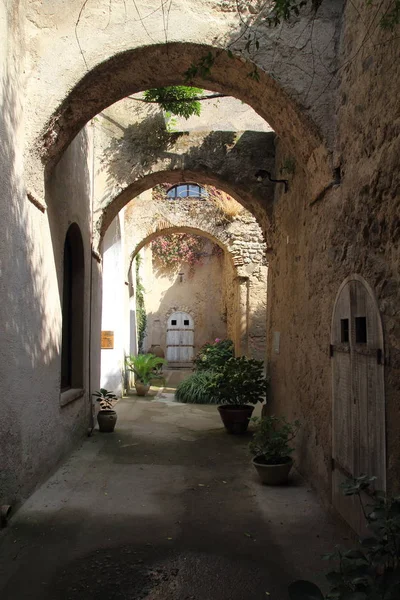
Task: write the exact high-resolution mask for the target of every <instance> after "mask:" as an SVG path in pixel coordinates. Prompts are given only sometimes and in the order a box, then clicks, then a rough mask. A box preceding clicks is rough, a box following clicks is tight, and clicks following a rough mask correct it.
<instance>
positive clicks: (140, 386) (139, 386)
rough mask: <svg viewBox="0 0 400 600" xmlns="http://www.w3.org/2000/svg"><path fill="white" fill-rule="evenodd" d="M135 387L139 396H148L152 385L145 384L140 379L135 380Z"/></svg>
mask: <svg viewBox="0 0 400 600" xmlns="http://www.w3.org/2000/svg"><path fill="white" fill-rule="evenodd" d="M135 388H136V393H137V395H138V396H146V394H147V392H148V391H149V389H150V386H149V385H144V383H141V382H140V381H135Z"/></svg>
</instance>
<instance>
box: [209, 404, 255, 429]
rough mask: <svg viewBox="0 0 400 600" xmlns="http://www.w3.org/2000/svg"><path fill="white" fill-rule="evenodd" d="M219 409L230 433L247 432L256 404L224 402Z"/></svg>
mask: <svg viewBox="0 0 400 600" xmlns="http://www.w3.org/2000/svg"><path fill="white" fill-rule="evenodd" d="M218 410H219V414H220V416H221V419H222V422H223V424H224V426H225V429H226V430H227V431H228V432H229V433H245V432H246V431H247V427H248V425H249V421H250V417H251V415H252V414H253V410H254V406H249V405H248V404H243V405H239V406H235V405H234V404H232V405H230V404H224V405H222V406H218Z"/></svg>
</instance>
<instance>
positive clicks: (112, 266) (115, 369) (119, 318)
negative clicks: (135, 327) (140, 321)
mask: <svg viewBox="0 0 400 600" xmlns="http://www.w3.org/2000/svg"><path fill="white" fill-rule="evenodd" d="M124 251H125V232H124V212H123V211H122V213H120V214H119V215H118V216H117V217H116V218H115V219H114V221H113V222H112V223H111V225H110V227H109V228H108V229H107V231H106V235H105V236H104V241H103V301H102V309H103V310H102V319H101V329H102V331H112V332H113V333H114V347H113V348H106V349H102V350H101V380H100V384H101V387H103V388H106V389H107V390H112V391H113V392H114V393H115V394H117V396H121V395H122V392H123V373H124V370H125V365H124V357H125V356H124V355H125V342H126V333H125V330H126V328H128V327H129V325H128V323H125V314H126V313H125V308H126V307H125V301H126V296H127V294H128V287H127V286H126V285H125V281H126V279H127V277H126V266H125V256H124V254H125V252H124Z"/></svg>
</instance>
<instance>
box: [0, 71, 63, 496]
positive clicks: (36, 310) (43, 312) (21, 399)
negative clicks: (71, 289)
mask: <svg viewBox="0 0 400 600" xmlns="http://www.w3.org/2000/svg"><path fill="white" fill-rule="evenodd" d="M17 86H18V83H17V76H16V75H15V74H14V76H13V77H11V76H10V74H8V75H6V76H5V77H4V78H3V80H2V84H1V94H0V99H1V104H0V134H1V144H0V188H1V192H2V203H1V209H0V210H1V213H0V215H1V217H0V218H1V223H2V235H1V238H0V273H1V277H0V297H1V303H0V319H1V323H2V336H1V338H2V348H1V360H0V365H1V367H0V373H1V375H0V377H1V381H2V387H3V394H2V409H3V414H5V415H7V418H4V419H1V423H0V438H1V440H2V448H1V463H2V466H1V469H0V501H2V502H13V501H14V499H15V498H18V497H19V496H20V491H21V490H22V489H23V488H25V489H29V488H31V487H33V484H34V475H32V464H30V463H31V461H33V462H35V459H34V458H33V457H34V453H33V457H32V456H30V455H29V450H30V449H29V444H27V443H26V440H25V435H24V433H25V432H24V431H22V422H25V424H26V420H27V419H28V418H29V416H28V413H29V411H32V407H34V406H35V404H37V403H40V402H41V401H42V399H41V389H42V385H43V383H44V381H46V376H47V375H46V374H47V373H50V378H51V377H52V376H53V375H52V374H54V373H55V372H57V367H56V364H57V363H58V360H59V349H60V344H61V340H60V321H59V317H58V314H57V306H55V305H54V303H53V304H51V305H50V306H49V302H48V298H47V294H48V287H49V281H48V278H47V275H46V270H47V266H46V261H47V256H46V255H45V254H46V252H45V249H44V248H43V246H42V245H41V244H40V236H41V233H42V232H41V231H40V229H41V226H43V230H45V229H46V220H47V219H46V216H43V214H42V213H40V212H39V210H38V209H37V208H34V207H33V206H32V205H31V204H29V202H28V200H27V198H26V192H25V189H24V184H23V172H22V164H21V162H20V157H19V156H17V154H16V152H17V151H19V148H18V146H17V144H18V140H19V139H21V136H19V135H18V131H17V130H18V126H19V121H20V119H21V114H20V106H19V101H18V99H17V94H18V90H17ZM16 147H17V150H16ZM21 153H22V149H21ZM37 240H39V243H37ZM53 383H56V382H53ZM43 391H44V390H43ZM4 392H6V393H4ZM56 401H57V399H56ZM31 416H32V412H31ZM33 416H34V413H33ZM24 426H26V425H24ZM37 460H38V459H37V458H36V461H37ZM24 468H26V469H27V471H26V472H25V478H24V477H23V475H24V473H22V471H23V469H24ZM32 478H33V479H32Z"/></svg>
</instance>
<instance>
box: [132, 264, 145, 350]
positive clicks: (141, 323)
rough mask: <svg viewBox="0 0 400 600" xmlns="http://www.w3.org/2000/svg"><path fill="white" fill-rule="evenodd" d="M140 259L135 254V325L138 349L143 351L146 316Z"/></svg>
mask: <svg viewBox="0 0 400 600" xmlns="http://www.w3.org/2000/svg"><path fill="white" fill-rule="evenodd" d="M141 262H142V259H141V257H140V256H139V254H138V255H137V256H136V264H135V269H136V327H137V336H138V349H139V352H143V341H144V338H145V335H146V327H147V316H146V309H145V305H144V291H145V290H144V287H143V283H142V278H141V277H140V265H141Z"/></svg>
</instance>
